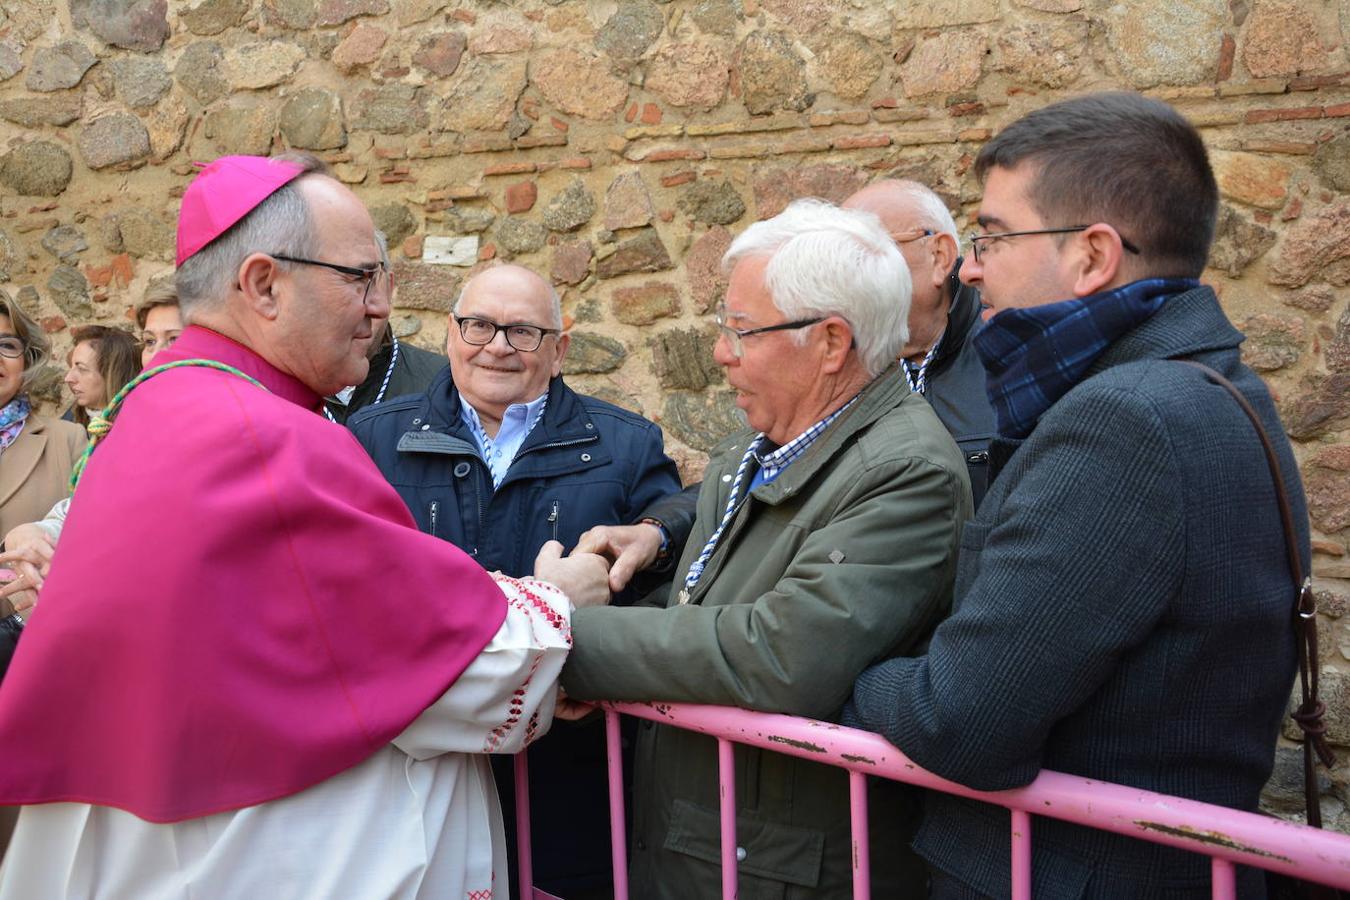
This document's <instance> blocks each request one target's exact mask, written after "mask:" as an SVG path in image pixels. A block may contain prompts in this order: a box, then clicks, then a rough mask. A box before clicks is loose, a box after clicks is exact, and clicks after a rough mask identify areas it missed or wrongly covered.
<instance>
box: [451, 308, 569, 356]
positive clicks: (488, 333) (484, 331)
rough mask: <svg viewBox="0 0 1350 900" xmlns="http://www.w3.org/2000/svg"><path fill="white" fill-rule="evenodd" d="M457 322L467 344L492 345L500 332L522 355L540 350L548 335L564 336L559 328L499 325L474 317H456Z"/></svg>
mask: <svg viewBox="0 0 1350 900" xmlns="http://www.w3.org/2000/svg"><path fill="white" fill-rule="evenodd" d="M455 322H456V323H458V325H459V336H460V337H462V338H464V341H465V342H466V343H469V344H474V345H476V346H479V347H481V346H484V345H487V344H490V343H492V342H493V341H495V340H496V339H497V332H499V331H500V332H501V333H502V334H505V335H506V343H508V344H510V345H511V347H512V348H513V349H515V350H519V351H520V352H521V353H532V352H534V351H535V350H538V349H539V345H540V344H542V343H543V342H544V335H546V334H562V331H561V330H559V329H557V328H540V327H539V326H538V325H526V324H524V323H521V322H513V323H511V324H509V325H498V324H497V323H496V322H491V321H489V320H487V319H478V318H474V317H473V316H455Z"/></svg>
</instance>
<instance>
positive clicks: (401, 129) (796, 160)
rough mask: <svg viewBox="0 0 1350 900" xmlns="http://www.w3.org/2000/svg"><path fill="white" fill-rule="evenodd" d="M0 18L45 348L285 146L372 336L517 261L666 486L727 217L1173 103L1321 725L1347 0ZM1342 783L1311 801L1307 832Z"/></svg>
mask: <svg viewBox="0 0 1350 900" xmlns="http://www.w3.org/2000/svg"><path fill="white" fill-rule="evenodd" d="M0 10H3V12H2V13H0V141H2V142H3V145H2V146H0V154H2V155H0V185H3V194H2V195H0V282H2V283H4V284H3V289H6V290H8V291H9V293H10V294H11V295H14V296H16V297H17V298H18V300H19V302H20V303H22V304H23V305H24V306H25V308H27V309H29V310H30V311H32V312H33V313H34V314H35V315H36V316H37V317H38V318H39V319H40V320H41V322H42V325H43V327H44V328H45V329H47V331H49V332H51V333H52V336H53V338H54V339H55V341H56V343H57V345H58V347H59V348H60V349H61V351H62V352H64V350H65V349H66V348H68V346H69V338H68V329H69V327H70V326H72V325H75V324H79V323H82V322H86V321H91V320H92V321H104V322H116V323H126V322H127V321H128V313H129V308H130V307H131V306H132V305H133V303H134V302H135V301H136V300H137V299H138V298H139V297H140V295H141V293H142V292H143V290H144V288H145V287H146V285H147V283H148V282H149V281H151V280H152V279H155V278H158V277H161V276H163V275H166V274H168V273H169V272H170V271H171V267H172V263H171V261H172V257H173V235H174V224H173V223H174V215H175V211H176V208H177V198H178V197H179V196H181V193H182V190H183V188H184V186H185V185H186V184H187V182H188V181H189V180H190V179H191V177H192V174H193V171H194V170H193V165H192V163H193V162H194V161H205V160H210V159H212V158H214V157H216V156H218V155H221V154H224V153H259V154H265V153H268V152H275V151H280V150H283V149H286V148H305V149H309V150H313V151H316V152H318V153H319V154H320V155H322V156H323V157H325V158H326V159H328V160H329V161H330V162H332V163H333V164H334V165H335V167H336V171H337V173H338V175H339V177H340V178H341V179H342V180H343V181H345V182H346V183H348V184H350V185H351V186H352V187H353V189H354V190H356V191H357V192H358V193H359V194H360V195H361V196H362V197H363V198H364V199H365V201H366V202H367V203H368V204H369V205H370V207H371V209H372V210H373V212H374V213H375V217H376V220H377V222H378V223H379V225H380V227H381V228H383V229H384V231H385V232H386V233H388V235H389V236H390V238H391V244H392V247H393V248H394V257H395V268H396V270H397V274H398V279H399V285H400V287H399V291H398V296H397V298H396V307H397V309H396V313H395V316H394V326H395V328H396V330H397V333H398V334H399V335H400V336H403V337H405V338H408V339H410V340H412V341H414V342H417V343H420V344H422V345H424V346H427V347H432V348H437V347H441V346H443V342H444V339H445V320H446V313H447V312H448V309H449V304H450V303H451V302H452V299H453V297H454V296H455V294H456V290H457V286H458V285H459V284H460V283H461V282H462V280H463V279H464V278H465V277H466V275H467V274H469V273H470V272H472V271H473V266H475V265H477V264H480V263H481V262H484V261H487V260H493V259H514V260H517V261H519V262H521V263H523V264H525V265H528V266H532V267H534V268H536V269H537V270H538V271H540V272H543V273H546V274H547V275H548V276H549V277H551V278H552V280H553V281H554V282H555V283H556V284H557V285H558V287H559V290H560V291H562V292H563V296H564V309H565V311H566V313H567V315H568V319H569V321H570V323H571V324H572V327H573V343H572V353H571V357H570V359H569V362H568V369H567V371H568V374H569V376H570V380H571V381H572V383H573V384H575V385H576V386H578V387H580V388H581V389H583V390H585V391H588V392H591V393H595V394H598V395H601V396H603V397H606V398H608V399H612V400H615V401H617V402H619V403H621V404H624V405H627V406H630V407H633V408H635V409H639V410H641V411H643V412H644V413H645V414H646V415H648V416H650V417H652V418H654V419H656V420H658V421H659V422H660V423H661V424H662V425H663V426H664V428H665V429H666V433H667V435H668V438H669V442H670V445H671V447H672V452H673V454H674V455H675V456H677V458H678V459H679V460H680V462H681V464H682V466H683V468H684V471H685V473H686V475H687V476H697V474H698V471H699V469H700V467H701V463H702V455H701V453H702V451H704V450H706V449H707V448H708V447H709V446H710V445H711V444H712V443H713V442H714V441H715V440H716V438H717V437H718V436H719V435H720V434H722V433H723V432H725V431H726V430H728V429H729V428H731V427H732V425H733V423H734V422H735V421H736V416H735V410H734V404H733V402H732V399H731V395H730V394H729V393H728V391H727V389H726V386H725V383H724V380H723V378H722V376H721V373H720V372H719V370H718V367H717V366H716V365H715V364H714V363H713V361H712V358H711V353H710V349H709V348H710V344H711V338H712V329H711V325H710V316H709V310H710V308H711V307H712V305H713V304H714V303H715V302H716V300H717V299H718V297H719V296H720V292H721V290H722V287H723V285H722V281H721V278H720V275H719V272H718V258H719V256H720V255H721V253H722V251H723V250H724V249H725V247H726V246H727V244H728V242H729V240H730V236H731V234H732V233H734V232H735V231H736V230H738V229H740V228H743V227H744V226H745V225H746V224H747V223H748V222H751V221H753V220H755V219H758V218H762V217H765V216H769V215H772V214H774V213H776V212H777V211H778V210H780V209H781V208H782V207H783V206H784V205H785V204H786V203H787V202H788V200H789V199H790V198H792V197H794V196H798V195H817V196H822V197H826V198H828V199H832V200H839V199H842V198H843V197H845V196H846V195H847V194H849V193H850V192H852V191H853V190H854V189H856V188H857V187H859V186H861V185H862V184H864V183H866V182H867V181H868V180H869V179H872V178H876V177H881V176H885V175H899V176H904V177H911V178H917V179H919V180H921V181H924V182H926V183H928V184H930V185H932V186H933V187H934V188H936V189H937V190H938V191H939V192H940V193H941V194H942V196H943V197H944V198H946V199H947V201H948V202H949V204H950V205H951V206H952V208H953V209H954V210H955V211H956V212H957V218H958V221H961V222H962V223H965V222H966V221H968V219H969V215H970V213H971V211H972V210H973V208H974V207H975V205H976V203H977V200H978V196H979V188H978V185H977V184H976V183H975V181H974V179H973V178H972V177H971V175H970V172H969V169H970V165H971V161H972V159H973V156H974V154H975V153H976V152H977V151H978V149H979V146H980V142H981V141H983V140H984V139H985V138H987V137H988V136H989V135H990V134H991V133H992V132H993V131H995V130H997V129H998V128H999V127H1000V126H1001V125H1002V124H1004V123H1006V122H1008V121H1011V120H1012V119H1014V118H1016V117H1017V116H1018V115H1020V114H1022V113H1024V112H1026V111H1028V110H1030V109H1033V108H1035V107H1037V106H1040V105H1042V104H1045V103H1047V102H1049V101H1051V100H1054V99H1056V98H1059V97H1063V96H1066V95H1069V94H1072V93H1076V92H1080V91H1085V90H1091V89H1102V88H1113V87H1122V86H1124V87H1132V88H1138V89H1141V90H1145V91H1148V92H1150V93H1152V94H1154V95H1156V96H1159V97H1162V98H1164V99H1166V100H1168V101H1170V102H1172V103H1174V104H1176V106H1177V107H1178V108H1180V109H1181V110H1182V111H1183V112H1185V114H1186V115H1188V116H1189V117H1191V119H1192V120H1193V121H1194V122H1195V123H1196V124H1197V125H1198V126H1200V127H1201V129H1202V130H1203V134H1204V136H1205V139H1206V141H1207V142H1208V144H1209V146H1210V148H1211V149H1212V151H1213V157H1214V163H1215V166H1216V168H1217V171H1218V175H1219V181H1220V184H1221V187H1222V189H1223V194H1224V207H1223V214H1222V219H1221V223H1220V231H1219V238H1218V241H1217V244H1216V246H1215V248H1214V253H1213V259H1212V268H1211V270H1210V272H1209V273H1208V280H1209V281H1210V282H1211V283H1212V284H1214V285H1215V287H1216V288H1217V289H1218V290H1219V292H1220V293H1221V296H1222V298H1223V302H1224V305H1225V306H1226V308H1227V309H1228V312H1229V314H1230V316H1231V317H1232V318H1233V319H1234V321H1235V322H1237V323H1239V325H1240V326H1241V327H1242V328H1243V329H1244V330H1245V331H1246V333H1247V335H1248V337H1249V340H1248V342H1247V344H1246V345H1245V348H1246V352H1245V355H1246V358H1247V360H1248V361H1249V362H1250V364H1251V365H1253V366H1254V367H1256V368H1257V369H1258V370H1260V371H1261V372H1262V373H1264V374H1265V376H1266V377H1267V378H1268V380H1269V382H1270V385H1271V387H1272V389H1273V390H1274V392H1275V393H1276V395H1277V396H1278V398H1279V401H1280V404H1281V409H1282V410H1283V414H1284V417H1285V422H1286V426H1287V428H1288V430H1289V433H1290V435H1291V436H1292V437H1293V438H1294V440H1295V442H1296V448H1297V452H1298V455H1299V459H1300V460H1301V463H1302V466H1303V476H1304V480H1305V484H1306V486H1307V490H1308V497H1309V502H1310V506H1311V514H1312V521H1313V526H1314V535H1315V544H1314V546H1315V550H1316V553H1315V556H1314V563H1313V568H1314V573H1315V575H1316V576H1317V586H1318V590H1319V595H1320V598H1321V603H1322V608H1323V611H1324V617H1323V625H1324V628H1325V631H1326V635H1325V638H1324V640H1323V642H1322V652H1323V659H1322V660H1321V663H1322V665H1323V666H1324V667H1325V671H1326V673H1327V674H1326V675H1325V677H1324V680H1323V686H1324V690H1325V691H1326V694H1327V696H1328V699H1329V701H1330V705H1331V707H1332V717H1331V732H1332V736H1333V739H1334V740H1335V741H1336V742H1337V743H1338V744H1339V745H1341V747H1342V748H1350V628H1347V627H1345V626H1342V625H1341V624H1340V623H1339V622H1340V620H1341V618H1342V616H1343V615H1344V613H1345V612H1346V610H1347V607H1350V558H1347V556H1346V550H1347V538H1350V530H1347V529H1350V306H1348V305H1347V300H1346V298H1347V291H1346V290H1345V289H1344V286H1345V285H1346V283H1347V282H1350V200H1347V199H1346V198H1345V197H1344V196H1342V194H1341V192H1342V191H1343V190H1344V189H1346V188H1347V187H1350V134H1347V125H1350V59H1347V52H1346V46H1345V44H1346V38H1347V36H1350V0H1339V2H1337V0H1141V2H1132V3H1121V2H1108V0H875V2H873V0H701V2H692V0H676V2H666V3H658V2H651V0H632V2H628V0H625V2H623V3H615V2H598V0H595V2H581V0H520V2H513V3H503V2H490V0H192V2H174V3H172V4H166V3H165V0H68V2H66V0H2V2H0ZM57 371H58V372H59V370H57ZM42 396H43V397H44V399H45V400H46V401H47V402H48V403H49V404H52V403H55V402H57V401H58V400H59V399H60V396H59V393H58V392H57V390H55V389H48V390H46V391H45V392H44V393H43V395H42ZM1345 621H1346V622H1347V624H1350V618H1348V619H1345ZM1343 752H1344V753H1346V754H1347V755H1350V749H1346V750H1344V751H1343ZM1290 753H1292V751H1288V752H1286V753H1285V755H1284V756H1282V765H1283V764H1286V763H1288V762H1290V759H1291V757H1290V755H1289V754H1290ZM1281 771H1282V773H1283V775H1282V776H1281V778H1277V781H1279V782H1280V785H1284V787H1283V788H1281V789H1278V790H1272V792H1271V793H1270V796H1271V802H1272V805H1273V806H1275V807H1277V808H1280V809H1283V810H1286V811H1287V810H1289V809H1291V808H1292V806H1293V804H1294V802H1295V801H1294V800H1293V799H1292V798H1293V793H1292V790H1291V788H1290V787H1289V786H1288V785H1285V782H1287V781H1289V778H1288V775H1289V773H1288V772H1287V771H1285V770H1284V769H1282V770H1281ZM1296 787H1297V785H1296V783H1293V784H1292V789H1296ZM1343 796H1344V797H1350V788H1347V787H1343V786H1342V785H1340V784H1337V785H1335V786H1334V788H1333V789H1332V791H1331V793H1329V794H1328V800H1327V803H1328V812H1329V813H1330V814H1331V815H1330V817H1331V819H1332V821H1333V822H1339V823H1340V825H1341V827H1345V826H1346V825H1347V823H1350V815H1344V814H1343V813H1344V810H1345V806H1344V804H1343V803H1342V802H1341V798H1342V797H1343Z"/></svg>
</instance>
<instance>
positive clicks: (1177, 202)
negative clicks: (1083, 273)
mask: <svg viewBox="0 0 1350 900" xmlns="http://www.w3.org/2000/svg"><path fill="white" fill-rule="evenodd" d="M1023 164H1026V165H1030V166H1034V167H1035V176H1034V180H1033V182H1032V185H1031V188H1030V190H1029V199H1030V200H1031V203H1032V205H1033V206H1035V208H1036V211H1037V212H1038V213H1040V215H1041V218H1042V219H1044V220H1045V222H1046V223H1047V224H1048V225H1052V226H1055V227H1058V226H1070V225H1091V224H1094V223H1096V222H1106V223H1109V224H1110V225H1112V226H1113V227H1115V228H1116V229H1118V230H1119V231H1120V233H1121V234H1122V235H1123V236H1124V237H1125V239H1126V240H1128V241H1131V242H1133V243H1134V244H1135V245H1136V246H1138V247H1139V250H1140V257H1141V260H1142V262H1143V264H1144V266H1145V267H1146V269H1147V271H1148V274H1149V275H1150V276H1154V277H1161V276H1173V277H1187V278H1194V277H1198V276H1199V275H1200V273H1201V272H1202V271H1203V270H1204V268H1205V262H1206V260H1207V259H1208V258H1209V245H1210V243H1211V242H1212V241H1213V240H1214V223H1215V220H1216V218H1217V216H1218V211H1219V188H1218V185H1217V184H1216V183H1215V181H1214V172H1213V170H1212V169H1211V168H1210V165H1209V157H1208V155H1207V154H1206V152H1205V145H1204V142H1203V141H1201V140H1200V135H1199V133H1198V132H1197V131H1196V130H1195V127H1194V126H1193V125H1191V123H1190V122H1188V121H1186V119H1185V118H1184V117H1183V116H1182V115H1181V114H1180V113H1178V112H1177V111H1176V110H1175V109H1173V108H1172V107H1170V106H1168V105H1167V104H1166V103H1162V102H1160V101H1158V100H1152V99H1149V98H1148V97H1144V96H1142V95H1140V94H1134V93H1125V92H1112V93H1100V94H1089V95H1087V96H1085V97H1078V98H1075V99H1073V100H1065V101H1063V102H1061V103H1055V104H1052V105H1050V106H1047V107H1044V108H1043V109H1038V110H1036V111H1035V112H1033V113H1031V114H1029V115H1026V116H1023V117H1022V118H1021V119H1018V120H1017V121H1016V122H1014V123H1012V124H1011V125H1009V126H1008V127H1007V128H1005V129H1003V131H1001V132H999V133H998V134H997V135H996V136H994V138H993V139H992V140H990V141H989V142H988V143H987V144H985V145H984V148H983V149H981V150H980V155H979V156H978V157H977V158H976V160H975V174H976V176H977V177H978V178H979V179H980V181H981V182H983V181H984V179H985V177H986V176H987V175H988V173H989V170H990V169H992V168H995V167H997V168H1000V169H1013V168H1016V167H1018V166H1019V165H1023Z"/></svg>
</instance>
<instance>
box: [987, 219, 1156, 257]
mask: <svg viewBox="0 0 1350 900" xmlns="http://www.w3.org/2000/svg"><path fill="white" fill-rule="evenodd" d="M1091 227H1092V226H1091V225H1071V226H1069V227H1068V228H1037V229H1034V230H1032V231H999V232H996V233H994V234H970V235H967V237H966V239H967V240H969V241H970V249H971V251H972V252H973V253H974V254H975V261H976V262H979V261H980V256H981V255H982V252H983V251H981V250H980V242H981V241H986V242H987V241H998V240H1002V239H1004V238H1015V237H1026V236H1027V235H1031V234H1071V233H1073V232H1075V231H1087V230H1088V229H1089V228H1091ZM1116 236H1117V237H1120V246H1122V247H1124V248H1125V249H1126V250H1128V251H1129V252H1131V253H1133V254H1134V255H1135V256H1138V255H1139V248H1138V247H1136V246H1135V245H1134V244H1131V243H1130V242H1129V241H1127V240H1125V238H1124V237H1122V236H1121V235H1120V232H1116ZM985 249H986V250H987V249H988V248H987V247H986V248H985Z"/></svg>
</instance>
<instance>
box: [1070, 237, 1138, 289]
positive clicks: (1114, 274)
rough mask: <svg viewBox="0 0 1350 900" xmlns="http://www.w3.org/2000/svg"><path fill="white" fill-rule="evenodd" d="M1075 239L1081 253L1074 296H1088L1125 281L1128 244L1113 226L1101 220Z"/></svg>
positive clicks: (1077, 263)
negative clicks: (1123, 242) (1126, 246)
mask: <svg viewBox="0 0 1350 900" xmlns="http://www.w3.org/2000/svg"><path fill="white" fill-rule="evenodd" d="M1075 243H1076V244H1077V252H1078V255H1077V258H1076V259H1075V262H1074V271H1073V276H1074V284H1073V293H1074V296H1076V297H1087V296H1089V295H1091V294H1096V293H1098V292H1100V291H1103V290H1106V289H1107V288H1111V287H1117V286H1118V285H1119V284H1120V283H1123V282H1120V278H1121V277H1122V273H1121V268H1122V266H1123V263H1124V260H1123V257H1124V255H1125V248H1124V246H1123V245H1122V244H1121V243H1120V234H1119V233H1118V232H1117V231H1116V230H1115V229H1114V228H1112V227H1111V226H1110V225H1107V224H1106V223H1105V222H1098V223H1097V224H1095V225H1091V226H1089V227H1088V228H1087V229H1085V230H1084V231H1083V233H1082V234H1081V235H1079V240H1078V241H1076V242H1075Z"/></svg>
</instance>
